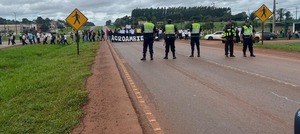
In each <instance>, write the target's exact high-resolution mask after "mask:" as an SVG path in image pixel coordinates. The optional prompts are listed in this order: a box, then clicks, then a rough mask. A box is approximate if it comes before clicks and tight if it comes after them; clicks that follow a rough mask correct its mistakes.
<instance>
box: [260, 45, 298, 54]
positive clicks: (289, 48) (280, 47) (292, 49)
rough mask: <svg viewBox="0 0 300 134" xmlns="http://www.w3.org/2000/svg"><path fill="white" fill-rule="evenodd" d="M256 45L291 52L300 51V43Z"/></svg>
mask: <svg viewBox="0 0 300 134" xmlns="http://www.w3.org/2000/svg"><path fill="white" fill-rule="evenodd" d="M254 46H255V47H258V48H266V49H276V50H283V51H290V52H300V43H287V44H268V43H265V44H263V45H262V44H261V43H259V44H255V45H254Z"/></svg>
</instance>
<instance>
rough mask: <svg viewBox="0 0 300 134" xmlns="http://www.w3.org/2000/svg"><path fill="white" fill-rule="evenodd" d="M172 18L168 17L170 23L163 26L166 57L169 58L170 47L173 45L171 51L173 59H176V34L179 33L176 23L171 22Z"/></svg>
mask: <svg viewBox="0 0 300 134" xmlns="http://www.w3.org/2000/svg"><path fill="white" fill-rule="evenodd" d="M171 23H172V20H171V19H168V24H166V25H165V27H164V28H163V32H164V33H165V42H166V51H165V52H166V53H165V57H164V59H168V53H169V49H170V47H171V51H172V53H173V59H176V56H175V34H176V33H177V27H176V26H175V25H174V24H171Z"/></svg>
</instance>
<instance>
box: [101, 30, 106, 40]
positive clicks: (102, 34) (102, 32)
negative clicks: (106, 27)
mask: <svg viewBox="0 0 300 134" xmlns="http://www.w3.org/2000/svg"><path fill="white" fill-rule="evenodd" d="M104 35H105V32H104V31H103V30H101V41H102V39H103V40H104V41H105V38H104Z"/></svg>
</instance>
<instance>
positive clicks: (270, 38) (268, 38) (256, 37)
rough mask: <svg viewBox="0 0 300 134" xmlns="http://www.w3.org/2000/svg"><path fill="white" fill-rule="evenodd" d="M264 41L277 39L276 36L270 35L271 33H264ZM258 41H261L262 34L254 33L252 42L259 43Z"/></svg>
mask: <svg viewBox="0 0 300 134" xmlns="http://www.w3.org/2000/svg"><path fill="white" fill-rule="evenodd" d="M263 39H264V40H274V39H277V34H275V33H272V32H264V38H263ZM260 40H262V32H256V33H255V38H254V41H255V42H259V41H260Z"/></svg>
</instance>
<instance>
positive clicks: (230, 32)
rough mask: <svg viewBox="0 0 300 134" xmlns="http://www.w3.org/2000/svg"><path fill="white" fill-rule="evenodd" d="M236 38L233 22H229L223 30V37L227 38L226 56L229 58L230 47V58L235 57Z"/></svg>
mask: <svg viewBox="0 0 300 134" xmlns="http://www.w3.org/2000/svg"><path fill="white" fill-rule="evenodd" d="M234 36H236V32H235V29H234V26H233V25H232V23H231V20H230V19H228V20H227V24H226V25H225V26H224V28H223V37H224V38H225V56H226V57H228V47H229V51H230V57H235V56H234V55H233V37H234Z"/></svg>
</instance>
